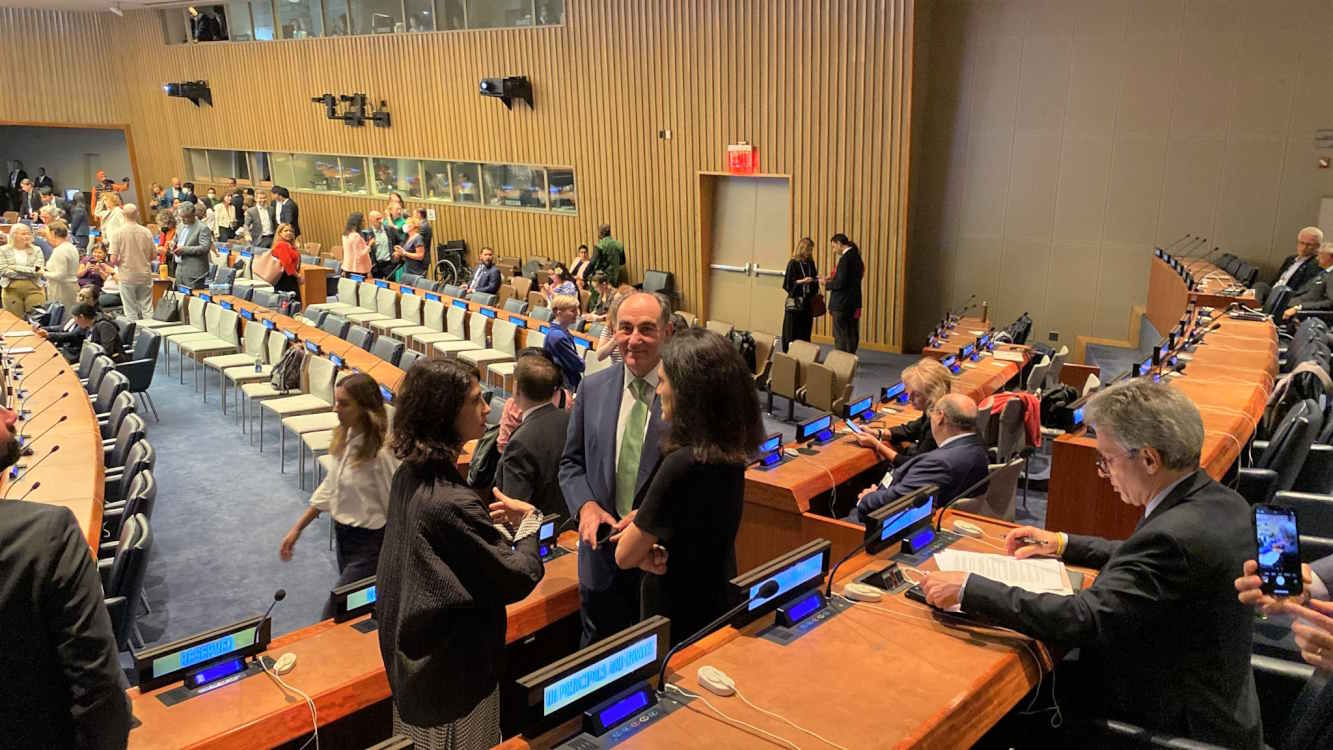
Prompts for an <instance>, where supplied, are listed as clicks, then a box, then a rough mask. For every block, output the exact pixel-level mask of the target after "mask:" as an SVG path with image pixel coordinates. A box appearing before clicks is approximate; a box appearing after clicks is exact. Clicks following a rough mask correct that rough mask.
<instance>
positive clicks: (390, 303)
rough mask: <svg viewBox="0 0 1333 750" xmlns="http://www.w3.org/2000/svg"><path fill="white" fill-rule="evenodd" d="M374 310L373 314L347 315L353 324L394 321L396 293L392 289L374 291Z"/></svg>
mask: <svg viewBox="0 0 1333 750" xmlns="http://www.w3.org/2000/svg"><path fill="white" fill-rule="evenodd" d="M371 286H374V285H373V284H372V285H371ZM361 294H362V298H363V299H364V297H365V285H364V284H363V285H362V291H361ZM373 299H374V300H375V309H374V311H373V312H365V313H363V312H354V313H349V314H348V315H347V319H348V320H350V321H352V322H353V323H372V322H374V321H379V320H394V319H395V318H397V317H398V292H395V291H394V290H392V289H379V288H377V289H376V290H375V296H374V298H373Z"/></svg>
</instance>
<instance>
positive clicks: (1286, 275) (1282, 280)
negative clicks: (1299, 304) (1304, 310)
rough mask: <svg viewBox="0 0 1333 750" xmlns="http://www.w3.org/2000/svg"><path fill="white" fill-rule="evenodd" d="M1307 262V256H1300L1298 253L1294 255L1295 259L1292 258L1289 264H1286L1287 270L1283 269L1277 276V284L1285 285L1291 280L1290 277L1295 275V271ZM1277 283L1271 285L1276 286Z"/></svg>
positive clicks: (1308, 260)
mask: <svg viewBox="0 0 1333 750" xmlns="http://www.w3.org/2000/svg"><path fill="white" fill-rule="evenodd" d="M1308 262H1310V259H1309V258H1302V257H1300V256H1299V255H1298V256H1296V260H1293V261H1292V262H1291V265H1289V266H1287V270H1285V271H1283V272H1282V275H1281V276H1279V277H1278V279H1277V284H1282V285H1284V286H1285V285H1287V284H1288V282H1290V281H1291V277H1292V276H1295V275H1296V272H1297V271H1298V270H1300V268H1301V266H1303V265H1305V264H1306V263H1308ZM1277 284H1274V285H1273V286H1277ZM1292 291H1295V290H1292Z"/></svg>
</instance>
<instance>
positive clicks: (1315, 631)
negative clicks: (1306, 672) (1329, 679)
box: [1282, 599, 1333, 669]
mask: <svg viewBox="0 0 1333 750" xmlns="http://www.w3.org/2000/svg"><path fill="white" fill-rule="evenodd" d="M1282 609H1283V611H1285V612H1287V613H1288V614H1291V615H1294V616H1295V617H1296V619H1295V620H1294V621H1293V622H1292V623H1291V634H1292V636H1293V637H1294V638H1295V639H1296V645H1297V646H1299V647H1300V649H1301V658H1302V659H1304V660H1305V661H1306V662H1308V663H1310V664H1312V665H1314V666H1315V667H1317V668H1319V669H1333V602H1321V601H1317V600H1314V599H1312V600H1310V601H1308V602H1306V603H1305V604H1297V603H1296V602H1294V601H1291V600H1288V601H1286V602H1284V603H1283V607H1282Z"/></svg>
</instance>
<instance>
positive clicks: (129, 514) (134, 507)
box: [102, 470, 157, 541]
mask: <svg viewBox="0 0 1333 750" xmlns="http://www.w3.org/2000/svg"><path fill="white" fill-rule="evenodd" d="M156 502H157V480H156V479H155V478H154V477H153V472H151V471H147V470H145V471H141V472H139V473H138V474H137V475H135V477H134V481H132V482H130V489H129V492H128V494H126V495H125V499H124V500H121V501H120V502H116V503H109V504H107V505H106V506H105V507H103V508H102V539H103V541H109V540H112V539H118V538H120V530H121V527H122V526H124V524H125V519H127V518H133V517H134V516H135V515H136V514H139V513H142V514H143V515H144V516H145V517H146V518H148V519H149V520H150V521H151V520H152V518H153V506H154V504H155V503H156Z"/></svg>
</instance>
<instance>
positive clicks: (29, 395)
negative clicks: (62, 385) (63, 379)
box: [19, 370, 64, 404]
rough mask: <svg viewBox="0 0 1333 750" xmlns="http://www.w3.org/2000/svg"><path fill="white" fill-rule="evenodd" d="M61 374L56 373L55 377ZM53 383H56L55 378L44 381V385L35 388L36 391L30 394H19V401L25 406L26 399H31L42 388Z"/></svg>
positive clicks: (61, 373)
mask: <svg viewBox="0 0 1333 750" xmlns="http://www.w3.org/2000/svg"><path fill="white" fill-rule="evenodd" d="M34 372H36V371H35V370H34ZM63 374H64V372H57V373H56V376H57V377H59V376H60V375H63ZM54 382H56V378H51V379H50V380H48V381H46V382H45V383H42V384H41V385H39V386H37V390H35V391H32V392H30V393H20V394H19V399H20V400H21V401H22V402H23V403H25V404H26V403H28V399H30V398H32V397H33V396H36V395H37V394H38V393H41V391H42V389H43V388H45V387H46V386H48V385H51V384H52V383H54Z"/></svg>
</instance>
